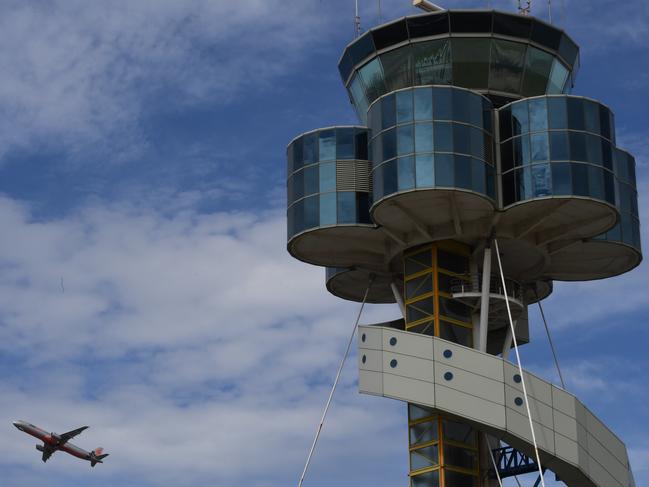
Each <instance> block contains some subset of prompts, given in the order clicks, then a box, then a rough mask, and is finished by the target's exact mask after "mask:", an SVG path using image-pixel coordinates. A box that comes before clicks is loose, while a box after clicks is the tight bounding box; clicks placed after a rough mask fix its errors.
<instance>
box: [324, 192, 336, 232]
mask: <svg viewBox="0 0 649 487" xmlns="http://www.w3.org/2000/svg"><path fill="white" fill-rule="evenodd" d="M335 224H336V193H328V194H323V195H320V226H324V225H335Z"/></svg>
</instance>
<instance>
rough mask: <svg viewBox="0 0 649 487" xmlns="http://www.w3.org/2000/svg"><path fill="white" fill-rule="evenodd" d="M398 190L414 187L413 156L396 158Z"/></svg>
mask: <svg viewBox="0 0 649 487" xmlns="http://www.w3.org/2000/svg"><path fill="white" fill-rule="evenodd" d="M397 164H398V172H399V175H398V177H399V191H405V190H408V189H412V188H414V187H415V159H414V158H413V157H401V158H400V159H398V162H397Z"/></svg>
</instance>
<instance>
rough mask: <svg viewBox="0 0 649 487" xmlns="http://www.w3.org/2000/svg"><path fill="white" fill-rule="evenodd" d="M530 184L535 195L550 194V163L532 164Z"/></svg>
mask: <svg viewBox="0 0 649 487" xmlns="http://www.w3.org/2000/svg"><path fill="white" fill-rule="evenodd" d="M553 165H554V164H553ZM532 184H533V185H534V196H535V197H542V196H551V195H552V174H551V172H550V164H534V165H533V166H532Z"/></svg>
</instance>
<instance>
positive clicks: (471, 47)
mask: <svg viewBox="0 0 649 487" xmlns="http://www.w3.org/2000/svg"><path fill="white" fill-rule="evenodd" d="M490 48H491V39H489V38H483V39H453V40H452V49H453V82H454V84H456V85H458V86H462V87H464V88H484V87H485V86H487V83H488V81H489V51H490Z"/></svg>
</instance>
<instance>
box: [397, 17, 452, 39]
mask: <svg viewBox="0 0 649 487" xmlns="http://www.w3.org/2000/svg"><path fill="white" fill-rule="evenodd" d="M407 22H408V32H409V34H410V38H411V39H414V38H417V37H428V36H432V35H436V34H444V33H446V32H448V31H449V20H448V13H447V12H442V13H439V14H435V15H425V16H420V17H410V18H408V19H407Z"/></svg>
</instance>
